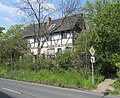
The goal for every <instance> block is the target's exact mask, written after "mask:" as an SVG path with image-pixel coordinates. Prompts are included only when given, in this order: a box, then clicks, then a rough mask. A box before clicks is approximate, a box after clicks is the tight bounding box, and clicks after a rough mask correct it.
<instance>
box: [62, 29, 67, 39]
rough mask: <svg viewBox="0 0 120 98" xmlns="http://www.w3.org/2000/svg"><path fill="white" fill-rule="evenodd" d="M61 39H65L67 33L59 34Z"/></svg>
mask: <svg viewBox="0 0 120 98" xmlns="http://www.w3.org/2000/svg"><path fill="white" fill-rule="evenodd" d="M61 37H62V39H67V33H66V32H64V31H63V32H62V33H61Z"/></svg>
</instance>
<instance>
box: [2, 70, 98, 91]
mask: <svg viewBox="0 0 120 98" xmlns="http://www.w3.org/2000/svg"><path fill="white" fill-rule="evenodd" d="M0 77H1V78H9V79H16V80H22V81H29V82H36V83H42V84H48V85H55V86H60V87H72V88H84V89H93V88H96V86H95V85H94V84H92V83H91V77H89V78H85V77H84V76H82V75H80V74H79V73H77V72H74V71H70V70H63V69H59V68H52V69H51V70H50V69H42V70H40V71H37V72H36V71H30V70H9V71H8V70H7V69H3V68H0Z"/></svg>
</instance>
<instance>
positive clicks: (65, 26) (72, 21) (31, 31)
mask: <svg viewBox="0 0 120 98" xmlns="http://www.w3.org/2000/svg"><path fill="white" fill-rule="evenodd" d="M79 19H80V15H72V16H68V17H66V18H65V20H64V21H63V19H62V18H60V19H55V20H52V21H51V23H50V26H47V27H45V26H44V27H43V26H42V25H43V24H45V23H41V34H44V33H45V32H44V31H45V30H46V29H47V30H48V32H49V31H50V32H51V31H53V32H52V33H56V32H59V31H65V30H72V29H73V28H74V27H75V25H76V23H77V22H78V20H79ZM62 21H63V23H62V24H61V22H62ZM60 24H61V25H60ZM58 26H59V27H58ZM57 27H58V28H57ZM35 28H36V29H35ZM37 28H38V25H37V24H35V25H29V26H28V27H26V28H25V30H24V31H23V36H24V37H30V36H34V35H35V34H37V33H35V32H37V30H38V29H37ZM55 28H57V29H55Z"/></svg>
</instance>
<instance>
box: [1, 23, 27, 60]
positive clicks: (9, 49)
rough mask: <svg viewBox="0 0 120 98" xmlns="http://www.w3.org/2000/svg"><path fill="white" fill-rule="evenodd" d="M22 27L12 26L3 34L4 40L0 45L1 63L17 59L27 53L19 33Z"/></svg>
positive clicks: (25, 45)
mask: <svg viewBox="0 0 120 98" xmlns="http://www.w3.org/2000/svg"><path fill="white" fill-rule="evenodd" d="M22 28H23V25H12V26H11V27H10V28H9V29H8V30H7V32H6V33H5V37H4V39H3V40H2V41H1V43H0V54H1V55H0V56H1V59H2V60H1V61H2V62H4V61H6V62H7V61H8V60H11V59H18V58H19V56H22V55H23V54H24V53H26V51H27V44H26V41H25V40H24V39H23V37H22V35H21V33H20V31H21V30H22Z"/></svg>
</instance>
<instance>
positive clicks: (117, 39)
mask: <svg viewBox="0 0 120 98" xmlns="http://www.w3.org/2000/svg"><path fill="white" fill-rule="evenodd" d="M100 2H101V3H100ZM99 6H101V7H99ZM119 10H120V2H117V1H114V2H113V1H112V0H111V1H110V0H108V1H106V2H103V1H102V0H96V1H95V3H91V2H89V1H87V4H86V6H85V7H84V8H83V11H86V15H85V19H86V21H87V25H88V27H89V30H85V31H84V33H83V34H80V37H79V39H78V41H77V43H78V47H77V48H78V49H77V50H79V51H85V53H87V51H89V49H90V46H93V47H94V48H95V50H96V53H95V57H96V65H97V66H98V67H96V68H99V67H101V68H100V69H101V70H99V71H100V72H104V73H105V72H106V71H109V72H110V73H111V74H112V73H113V74H114V73H115V70H116V67H115V66H119V61H120V60H119V57H118V56H119V54H120V18H119V17H120V13H119ZM82 37H83V38H82ZM87 54H88V53H87ZM117 55H118V56H117Z"/></svg>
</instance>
